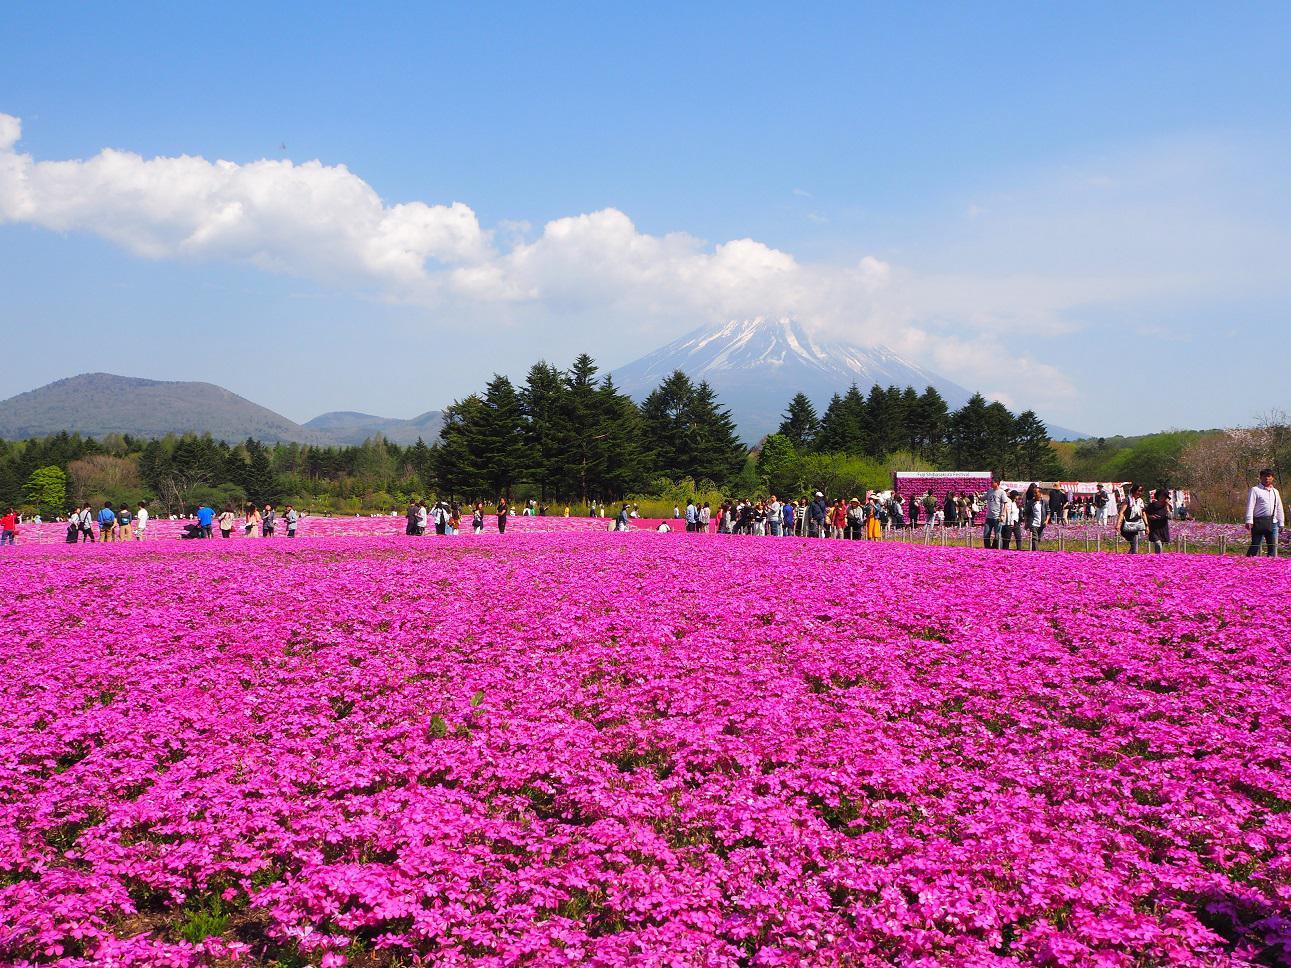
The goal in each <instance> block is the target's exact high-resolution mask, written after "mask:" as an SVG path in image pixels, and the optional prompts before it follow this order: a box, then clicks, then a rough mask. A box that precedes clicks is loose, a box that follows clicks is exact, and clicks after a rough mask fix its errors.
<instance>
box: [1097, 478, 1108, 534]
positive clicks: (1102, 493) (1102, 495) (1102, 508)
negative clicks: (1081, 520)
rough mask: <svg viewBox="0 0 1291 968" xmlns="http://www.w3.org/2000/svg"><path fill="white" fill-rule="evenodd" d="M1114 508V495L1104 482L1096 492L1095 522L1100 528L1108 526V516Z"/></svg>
mask: <svg viewBox="0 0 1291 968" xmlns="http://www.w3.org/2000/svg"><path fill="white" fill-rule="evenodd" d="M1111 510H1112V496H1111V495H1110V494H1108V493H1107V488H1105V487H1103V485H1102V484H1099V485H1098V490H1096V491H1095V492H1094V523H1095V524H1097V525H1098V526H1099V527H1100V528H1105V527H1107V516H1108V515H1109V514H1110V513H1111Z"/></svg>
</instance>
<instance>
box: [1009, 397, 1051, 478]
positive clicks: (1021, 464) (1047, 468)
mask: <svg viewBox="0 0 1291 968" xmlns="http://www.w3.org/2000/svg"><path fill="white" fill-rule="evenodd" d="M1013 431H1014V450H1015V453H1016V461H1017V472H1018V477H1019V478H1020V479H1026V480H1032V481H1054V480H1057V479H1058V477H1059V476H1060V475H1061V474H1062V464H1061V462H1060V461H1059V460H1058V455H1057V453H1055V451H1054V449H1053V446H1052V444H1051V442H1050V440H1049V431H1048V429H1047V428H1046V427H1045V425H1044V422H1043V421H1042V420H1041V419H1040V418H1039V417H1037V416H1036V414H1035V411H1033V410H1024V411H1022V413H1020V414H1018V416H1017V419H1016V420H1015V421H1014V424H1013Z"/></svg>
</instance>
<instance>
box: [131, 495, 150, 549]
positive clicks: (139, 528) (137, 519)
mask: <svg viewBox="0 0 1291 968" xmlns="http://www.w3.org/2000/svg"><path fill="white" fill-rule="evenodd" d="M147 530H148V502H147V501H140V502H139V510H138V512H137V513H136V514H135V516H134V539H135V541H142V540H143V539H144V532H146V531H147Z"/></svg>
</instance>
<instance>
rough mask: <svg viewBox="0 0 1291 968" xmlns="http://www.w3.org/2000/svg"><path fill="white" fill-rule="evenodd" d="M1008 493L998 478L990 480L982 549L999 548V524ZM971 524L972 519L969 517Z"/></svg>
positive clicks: (983, 525)
mask: <svg viewBox="0 0 1291 968" xmlns="http://www.w3.org/2000/svg"><path fill="white" fill-rule="evenodd" d="M1008 500H1009V492H1008V491H1006V490H1004V484H1003V482H1001V481H1000V479H999V478H996V477H992V478H991V490H990V493H988V494H987V495H986V521H985V522H984V523H983V524H982V547H983V548H997V549H998V548H999V547H1000V522H1001V519H1002V518H1003V517H1004V505H1005V504H1007V503H1008ZM968 520H969V522H970V523H971V522H972V520H973V519H972V517H971V516H970V517H969V519H968Z"/></svg>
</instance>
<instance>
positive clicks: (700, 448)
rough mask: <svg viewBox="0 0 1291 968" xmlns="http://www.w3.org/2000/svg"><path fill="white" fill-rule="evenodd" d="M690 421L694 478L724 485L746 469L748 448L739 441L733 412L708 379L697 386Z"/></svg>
mask: <svg viewBox="0 0 1291 968" xmlns="http://www.w3.org/2000/svg"><path fill="white" fill-rule="evenodd" d="M690 422H691V433H690V435H689V440H690V443H691V460H692V465H691V466H692V467H693V473H692V476H693V477H695V478H696V479H697V480H699V481H701V482H703V481H712V482H713V483H714V484H722V483H725V482H726V481H729V480H731V479H732V478H734V477H735V476H736V475H738V474H740V472H741V471H743V469H744V467H745V461H746V458H747V457H748V453H749V449H748V448H747V447H745V446H744V444H743V443H742V442H741V441H740V435H739V432H738V431H737V430H736V429H735V420H734V418H733V417H732V416H731V412H730V411H729V410H727V409H726V408H725V407H723V406H722V405H721V404H720V403H719V402H718V399H717V393H716V391H715V390H713V388H712V387H711V386H709V385H708V383H707V382H706V381H703V382H701V383H700V384H699V386H697V387H696V388H695V396H694V398H693V400H692V401H691V411H690Z"/></svg>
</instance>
